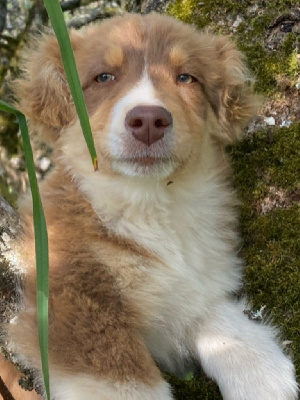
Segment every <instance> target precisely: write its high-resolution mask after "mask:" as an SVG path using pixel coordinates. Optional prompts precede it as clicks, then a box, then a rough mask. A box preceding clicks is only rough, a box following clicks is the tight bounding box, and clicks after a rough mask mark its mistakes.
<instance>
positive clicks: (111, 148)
mask: <svg viewBox="0 0 300 400" xmlns="http://www.w3.org/2000/svg"><path fill="white" fill-rule="evenodd" d="M71 41H72V45H73V48H74V53H75V58H76V63H77V67H78V71H79V76H80V80H81V84H82V88H83V92H84V96H85V100H86V104H87V109H88V112H89V116H90V122H91V127H92V131H93V135H94V140H95V144H96V150H97V153H98V158H99V169H100V171H101V170H102V171H110V172H111V173H114V174H125V175H129V176H136V175H142V176H145V175H154V176H158V177H167V176H170V175H171V174H172V173H173V172H174V171H176V170H177V169H180V168H182V167H183V166H185V165H188V164H189V162H192V161H193V160H195V159H197V157H199V152H200V149H201V146H202V142H203V140H204V139H205V137H207V136H210V137H212V136H213V137H215V138H216V140H217V141H219V142H223V143H224V144H227V143H230V142H232V141H233V140H234V139H236V138H238V137H239V135H240V133H241V131H242V129H243V127H244V126H245V125H246V123H247V122H248V121H249V118H250V117H251V116H252V115H253V113H254V111H255V110H256V106H257V102H256V99H255V97H254V96H253V95H252V93H251V77H250V74H249V72H248V70H247V68H246V66H245V60H244V57H243V55H242V54H241V53H240V52H239V51H238V50H237V49H236V48H235V46H234V45H233V44H232V42H231V41H229V40H228V39H226V38H224V37H217V36H213V35H211V34H208V33H201V32H197V31H196V30H195V29H194V28H193V27H191V26H187V25H184V24H183V23H181V22H178V21H176V20H174V19H172V18H170V17H166V16H161V15H156V14H150V15H146V16H140V15H126V16H123V17H116V18H113V19H110V20H107V21H105V22H103V23H101V24H100V25H97V26H96V25H95V26H92V27H88V28H85V29H83V30H82V31H79V32H76V31H72V32H71ZM29 57H30V58H28V60H27V62H26V64H25V74H24V76H23V78H21V79H19V81H18V82H17V95H18V98H19V104H20V108H21V110H22V111H23V112H24V113H25V114H26V115H27V116H28V118H29V119H30V120H31V122H32V124H33V126H35V127H39V128H41V127H42V128H43V129H44V130H46V131H47V132H48V134H49V135H50V136H51V137H52V139H54V140H56V141H57V145H56V146H57V147H60V148H61V149H62V151H63V153H64V154H67V155H69V156H70V157H71V158H73V159H75V160H76V162H79V163H81V165H83V162H86V157H87V150H86V147H85V145H84V143H83V139H82V133H81V130H80V125H79V122H78V119H77V116H76V112H75V108H74V104H73V102H72V99H71V96H70V92H69V88H68V84H67V82H66V78H65V75H64V71H63V66H62V61H61V58H60V51H59V47H58V44H57V41H56V39H55V37H54V36H53V35H44V36H43V37H42V38H41V39H39V41H38V45H37V46H36V50H34V51H31V52H30V56H29ZM87 163H88V167H89V168H91V164H90V161H88V162H87ZM85 168H87V167H85Z"/></svg>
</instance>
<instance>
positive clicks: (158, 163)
mask: <svg viewBox="0 0 300 400" xmlns="http://www.w3.org/2000/svg"><path fill="white" fill-rule="evenodd" d="M112 166H113V169H114V170H115V171H116V172H119V173H121V174H122V175H127V176H136V177H154V178H159V179H165V178H167V177H168V176H170V175H171V174H172V173H173V172H174V171H175V169H176V168H177V167H178V163H177V162H176V161H174V160H171V159H168V158H155V157H141V158H128V159H115V160H114V161H113V165H112Z"/></svg>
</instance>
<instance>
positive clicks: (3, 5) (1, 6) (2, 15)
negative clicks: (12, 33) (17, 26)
mask: <svg viewBox="0 0 300 400" xmlns="http://www.w3.org/2000/svg"><path fill="white" fill-rule="evenodd" d="M6 15H7V0H0V34H1V33H2V32H3V31H4V28H5V25H6Z"/></svg>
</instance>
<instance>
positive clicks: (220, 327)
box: [195, 300, 297, 400]
mask: <svg viewBox="0 0 300 400" xmlns="http://www.w3.org/2000/svg"><path fill="white" fill-rule="evenodd" d="M244 309H245V305H244V304H243V303H242V302H240V303H237V302H230V301H227V300H224V302H223V303H222V304H219V305H218V306H216V307H215V309H214V313H213V315H210V317H209V318H207V319H206V320H205V321H204V324H203V325H201V327H200V328H199V332H198V333H197V335H196V343H195V344H196V353H197V357H200V361H201V364H202V366H203V368H204V370H205V372H206V373H207V374H208V375H209V376H210V377H211V378H212V379H214V380H215V381H216V382H217V384H218V385H219V387H220V390H221V393H222V395H223V398H224V399H225V400H295V399H297V384H296V381H295V376H294V367H293V364H292V362H291V360H290V359H289V358H288V357H287V356H285V355H284V354H283V352H282V350H281V348H280V347H279V346H278V344H277V343H276V340H275V336H276V333H275V331H274V330H273V329H272V328H271V327H269V326H265V325H263V324H259V323H257V322H254V321H251V320H249V318H248V317H247V316H246V315H245V314H244V313H243V310H244Z"/></svg>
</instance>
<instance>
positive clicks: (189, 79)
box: [176, 74, 197, 83]
mask: <svg viewBox="0 0 300 400" xmlns="http://www.w3.org/2000/svg"><path fill="white" fill-rule="evenodd" d="M176 80H177V82H178V83H193V82H197V79H196V78H195V77H194V76H192V75H190V74H181V75H178V76H177V79H176Z"/></svg>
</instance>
